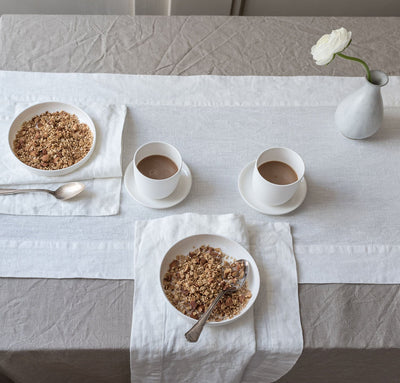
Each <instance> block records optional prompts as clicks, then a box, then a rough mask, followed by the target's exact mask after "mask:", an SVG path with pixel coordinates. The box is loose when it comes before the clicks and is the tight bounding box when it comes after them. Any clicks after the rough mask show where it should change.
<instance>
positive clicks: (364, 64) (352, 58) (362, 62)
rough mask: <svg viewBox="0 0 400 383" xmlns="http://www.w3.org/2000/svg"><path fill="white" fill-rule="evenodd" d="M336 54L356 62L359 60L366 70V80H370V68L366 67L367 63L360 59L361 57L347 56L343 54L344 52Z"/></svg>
mask: <svg viewBox="0 0 400 383" xmlns="http://www.w3.org/2000/svg"><path fill="white" fill-rule="evenodd" d="M336 54H337V55H338V56H340V57H343V58H344V59H347V60H353V61H357V62H359V63H360V64H362V65H363V66H364V68H365V70H366V71H367V80H368V81H369V82H371V72H370V70H369V68H368V65H367V63H366V62H365V61H363V60H361V59H359V58H357V57H352V56H347V55H345V54H343V53H336Z"/></svg>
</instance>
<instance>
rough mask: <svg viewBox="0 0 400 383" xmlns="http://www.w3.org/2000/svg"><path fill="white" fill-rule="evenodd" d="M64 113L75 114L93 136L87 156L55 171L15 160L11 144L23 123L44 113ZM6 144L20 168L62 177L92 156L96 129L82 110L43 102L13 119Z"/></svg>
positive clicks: (48, 175) (66, 105)
mask: <svg viewBox="0 0 400 383" xmlns="http://www.w3.org/2000/svg"><path fill="white" fill-rule="evenodd" d="M62 110H63V111H64V112H67V113H70V114H75V115H76V116H77V117H78V119H79V122H81V123H84V124H86V125H87V126H88V127H89V129H90V130H91V132H92V134H93V143H92V147H91V148H90V150H89V152H88V154H86V156H85V157H84V158H82V159H81V160H80V161H79V162H77V163H76V164H73V165H71V166H68V167H67V168H64V169H57V170H45V169H36V168H34V167H32V166H28V165H26V164H24V163H23V162H22V161H21V160H19V159H18V158H17V156H16V155H15V154H14V152H13V149H12V148H13V143H14V139H15V136H16V134H17V132H18V131H19V130H20V129H21V126H22V124H23V122H25V121H29V120H30V119H31V118H32V117H34V116H37V115H39V114H42V113H44V112H50V113H54V112H57V111H62ZM8 143H9V149H10V151H11V154H12V158H14V159H15V160H16V163H18V164H19V165H20V166H23V167H24V168H25V169H28V170H29V171H31V172H33V173H36V174H40V175H42V176H47V177H50V176H51V177H53V176H63V175H65V174H68V173H71V172H73V171H75V170H76V169H78V168H79V167H81V166H82V165H83V164H84V163H85V162H86V161H87V160H88V159H89V157H90V156H91V155H92V153H93V151H94V147H95V145H96V129H95V126H94V123H93V121H92V119H91V118H90V117H89V116H88V115H87V113H85V112H84V111H83V110H82V109H79V108H78V107H76V106H74V105H70V104H64V103H62V102H43V103H41V104H36V105H32V106H30V107H29V108H27V109H25V110H23V111H22V112H21V113H20V114H19V115H18V116H17V117H15V119H14V121H13V122H12V124H11V126H10V130H9V132H8Z"/></svg>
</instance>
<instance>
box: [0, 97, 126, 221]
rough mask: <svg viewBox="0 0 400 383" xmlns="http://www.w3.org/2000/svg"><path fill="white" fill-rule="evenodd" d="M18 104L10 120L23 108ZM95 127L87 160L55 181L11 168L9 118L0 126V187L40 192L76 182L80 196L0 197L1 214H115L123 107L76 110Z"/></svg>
mask: <svg viewBox="0 0 400 383" xmlns="http://www.w3.org/2000/svg"><path fill="white" fill-rule="evenodd" d="M28 106H29V105H27V104H20V103H17V104H16V105H15V115H17V114H18V113H19V112H21V111H22V110H23V109H25V108H26V107H28ZM78 106H79V107H80V108H82V109H83V110H85V111H86V112H87V113H88V115H89V116H90V117H91V118H92V120H93V122H94V124H95V127H96V146H95V150H94V152H93V154H92V156H91V157H90V159H89V160H88V161H87V162H86V163H85V164H84V165H83V166H82V167H80V168H79V169H77V170H76V171H74V172H72V173H70V174H67V175H64V176H59V177H45V176H40V175H37V174H35V173H32V172H30V171H29V170H26V169H24V168H22V167H19V166H18V164H16V162H15V159H13V158H11V157H12V154H11V153H10V152H9V148H8V147H7V146H8V128H9V125H10V123H11V120H12V118H10V119H9V120H8V121H3V122H2V125H1V129H0V132H1V139H0V187H1V188H45V189H52V190H55V189H57V187H59V186H61V185H62V184H64V183H66V182H69V181H81V182H83V183H84V184H85V186H86V189H85V191H84V192H83V193H82V194H80V195H78V196H77V197H75V198H73V199H72V200H68V201H59V200H57V199H55V198H54V197H53V196H51V195H49V194H45V193H31V194H18V195H12V196H11V195H10V196H0V213H3V214H20V215H91V216H101V215H113V214H117V213H118V211H119V203H120V191H121V177H122V169H121V139H122V131H123V127H124V122H125V116H126V106H125V105H99V104H87V105H78Z"/></svg>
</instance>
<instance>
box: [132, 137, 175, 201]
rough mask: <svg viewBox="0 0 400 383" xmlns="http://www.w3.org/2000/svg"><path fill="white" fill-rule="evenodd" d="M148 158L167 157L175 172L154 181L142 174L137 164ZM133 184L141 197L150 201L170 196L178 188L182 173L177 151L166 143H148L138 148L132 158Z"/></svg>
mask: <svg viewBox="0 0 400 383" xmlns="http://www.w3.org/2000/svg"><path fill="white" fill-rule="evenodd" d="M150 156H163V157H167V159H169V160H170V161H172V162H173V163H174V164H175V165H176V168H177V170H176V172H175V173H173V174H172V175H171V176H169V177H167V178H161V179H155V178H151V177H149V176H147V175H145V174H143V173H142V172H141V171H140V170H139V169H138V165H139V163H140V162H141V161H142V160H143V159H145V158H147V157H150ZM133 164H134V166H133V171H134V176H135V183H136V186H137V188H138V190H139V191H140V193H142V194H143V195H145V196H146V197H148V198H151V199H163V198H166V197H168V196H169V195H171V194H172V193H173V192H174V190H175V189H176V187H177V186H178V183H179V179H180V177H181V171H182V157H181V154H180V153H179V151H178V150H177V149H176V148H175V147H174V146H172V145H170V144H168V143H166V142H149V143H147V144H144V145H142V146H141V147H139V148H138V149H137V150H136V152H135V155H134V157H133Z"/></svg>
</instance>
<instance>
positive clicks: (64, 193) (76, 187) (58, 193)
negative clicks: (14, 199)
mask: <svg viewBox="0 0 400 383" xmlns="http://www.w3.org/2000/svg"><path fill="white" fill-rule="evenodd" d="M84 189H85V185H84V184H83V183H81V182H68V183H66V184H64V185H62V186H60V187H59V188H58V189H56V190H48V189H0V195H1V194H3V195H6V194H19V193H31V192H45V193H49V194H51V195H52V196H54V197H56V198H57V199H59V200H62V201H65V200H67V199H70V198H73V197H75V196H77V195H78V194H79V193H81V192H82V191H83V190H84Z"/></svg>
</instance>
